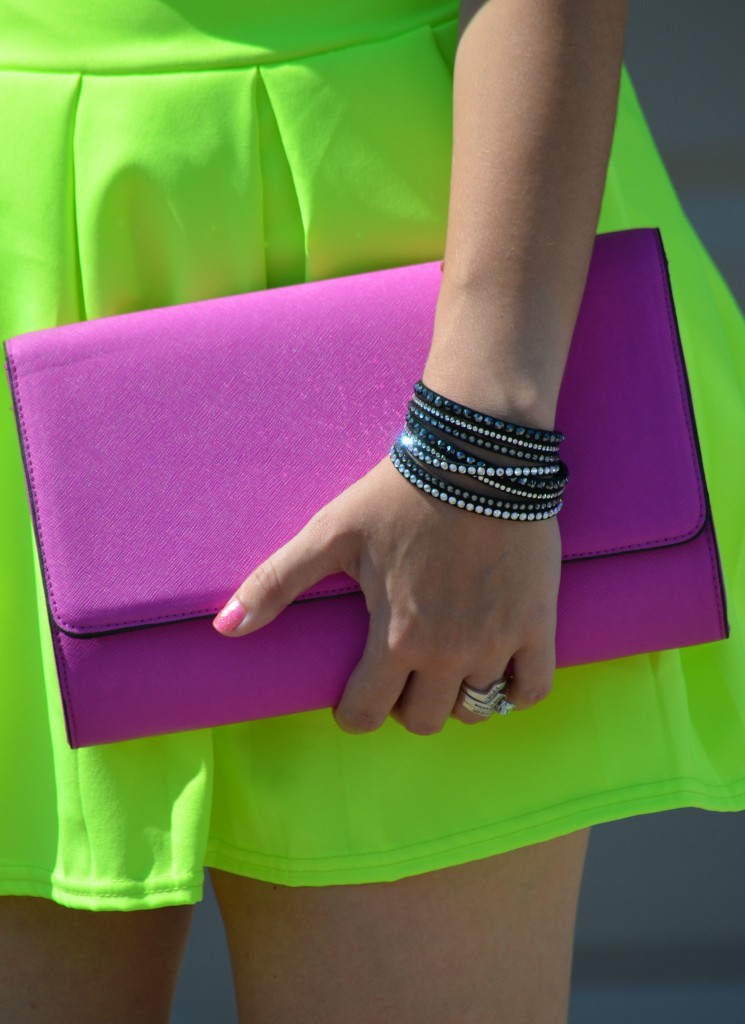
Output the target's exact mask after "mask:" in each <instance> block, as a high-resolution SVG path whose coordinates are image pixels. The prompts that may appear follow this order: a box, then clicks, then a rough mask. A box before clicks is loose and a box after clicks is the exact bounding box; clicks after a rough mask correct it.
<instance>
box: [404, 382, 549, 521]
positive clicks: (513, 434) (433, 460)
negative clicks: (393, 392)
mask: <svg viewBox="0 0 745 1024" xmlns="http://www.w3.org/2000/svg"><path fill="white" fill-rule="evenodd" d="M430 428H434V430H432V429H430ZM435 431H437V432H438V433H436V432H435ZM442 435H444V436H442ZM453 439H455V440H461V441H466V442H468V443H470V444H472V445H474V446H475V447H479V448H485V449H487V450H489V451H493V452H495V453H497V454H499V455H508V456H511V457H514V458H516V459H520V460H522V462H525V463H528V465H512V466H502V465H499V464H497V463H494V462H489V461H487V460H486V459H482V458H479V457H478V456H477V455H475V454H474V453H472V452H469V451H464V450H463V449H461V448H460V447H458V446H457V445H456V444H453V443H452V440H453ZM563 440H564V435H563V434H562V433H561V432H560V431H557V430H538V429H536V428H535V427H524V426H522V425H521V424H519V423H510V422H509V421H508V420H503V419H500V418H499V417H497V416H493V415H488V414H486V413H483V412H479V411H478V410H476V409H471V408H468V407H467V406H463V405H460V404H459V403H458V402H453V401H451V400H450V399H448V398H446V397H445V396H444V395H440V394H438V392H436V391H433V390H432V389H431V388H428V387H427V386H426V385H425V384H424V382H423V381H422V380H419V381H417V383H416V384H415V385H414V394H413V397H412V399H411V400H410V402H409V403H408V406H407V412H406V422H405V426H404V429H403V430H402V432H401V434H400V435H399V436H398V437H397V438H396V440H395V441H394V442H393V445H392V446H391V449H390V452H389V455H390V458H391V461H392V462H393V465H394V466H395V467H396V469H397V470H398V471H399V472H400V473H401V474H402V475H403V476H404V477H405V478H406V479H407V480H409V481H410V483H412V484H413V485H414V486H416V487H417V488H419V489H421V490H424V491H425V492H427V493H429V494H431V495H432V496H433V497H435V498H437V499H439V500H440V501H443V502H447V503H448V504H450V505H455V506H456V507H458V508H463V509H465V510H466V511H468V512H475V513H477V514H479V515H486V516H490V517H493V518H495V519H516V520H522V521H534V520H539V519H550V518H552V517H553V516H555V515H557V514H558V513H559V512H560V511H561V508H562V507H563V496H564V489H565V487H566V484H567V481H568V479H569V473H568V470H567V467H566V465H565V464H564V463H563V462H562V461H561V460H560V459H559V457H558V446H559V444H560V443H561V441H563ZM530 463H537V465H535V464H534V465H531V464H530ZM426 466H429V467H431V468H432V469H444V470H446V471H449V472H452V473H457V474H458V475H463V476H467V477H469V478H471V479H474V480H477V481H478V482H479V483H480V484H484V485H486V486H487V487H488V488H489V489H490V490H492V491H494V492H496V493H497V494H500V496H499V497H492V496H491V495H487V494H483V493H478V492H476V491H471V490H468V489H467V488H465V487H463V486H460V485H459V484H458V483H453V482H451V481H450V480H448V479H447V478H444V477H441V476H439V475H438V474H436V473H434V472H431V470H430V469H426V468H425V467H426ZM504 495H510V498H507V497H504ZM513 499H516V500H513Z"/></svg>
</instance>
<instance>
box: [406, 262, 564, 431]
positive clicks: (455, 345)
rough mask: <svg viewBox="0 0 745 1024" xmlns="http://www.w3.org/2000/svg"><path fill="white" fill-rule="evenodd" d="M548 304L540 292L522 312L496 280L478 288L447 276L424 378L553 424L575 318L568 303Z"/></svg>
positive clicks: (541, 424) (438, 387) (477, 404)
mask: <svg viewBox="0 0 745 1024" xmlns="http://www.w3.org/2000/svg"><path fill="white" fill-rule="evenodd" d="M541 305H542V304H541V303H540V301H539V299H538V296H535V300H534V302H533V304H532V309H530V310H526V311H525V312H523V313H521V312H519V311H516V304H515V302H514V300H513V301H511V302H509V303H508V302H506V301H505V300H504V298H503V297H501V296H500V295H499V294H498V289H497V288H496V287H490V288H489V289H484V290H483V291H481V292H480V293H479V294H473V293H464V292H462V291H461V290H460V289H457V288H453V287H452V286H451V287H449V286H448V284H447V283H446V282H443V285H442V287H441V289H440V297H439V300H438V304H437V312H436V316H435V324H434V332H433V337H432V344H431V346H430V351H429V355H428V357H427V361H426V363H425V366H424V368H423V372H422V379H423V381H424V383H425V384H426V385H427V386H428V387H432V388H434V390H435V391H439V392H440V393H441V394H443V395H446V396H447V397H448V398H451V399H453V400H454V401H456V402H460V403H461V404H463V405H470V406H473V407H474V408H475V409H479V410H481V411H482V412H486V413H493V414H494V415H496V416H501V417H503V418H505V419H509V420H512V421H513V422H516V423H522V424H524V425H525V426H530V427H536V428H539V429H546V430H548V429H551V428H552V427H554V425H555V424H554V417H555V414H556V403H557V400H558V395H559V388H560V386H561V379H562V375H563V372H564V364H565V356H566V352H567V350H568V347H569V345H568V339H567V334H569V335H571V327H572V325H571V323H569V322H568V319H567V316H566V313H565V312H564V311H563V310H556V309H554V310H547V309H543V310H541V312H540V314H539V312H538V311H539V309H540V307H541ZM543 305H544V306H545V305H548V304H546V303H544V304H543Z"/></svg>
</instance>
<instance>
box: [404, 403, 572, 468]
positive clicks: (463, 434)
mask: <svg viewBox="0 0 745 1024" xmlns="http://www.w3.org/2000/svg"><path fill="white" fill-rule="evenodd" d="M408 411H409V414H410V415H411V416H414V417H415V418H416V419H417V420H419V421H420V422H421V423H423V424H426V425H428V426H432V427H435V428H436V429H437V430H441V431H442V432H443V433H447V434H449V435H451V436H452V437H455V438H457V439H458V440H459V441H468V442H469V444H475V445H478V446H479V447H480V448H487V449H488V450H489V451H492V452H495V453H496V454H497V455H507V456H509V457H511V458H516V459H525V460H526V461H528V462H538V463H541V464H543V465H553V464H554V463H555V462H556V452H557V449H551V450H550V451H535V450H533V449H530V448H521V447H519V446H518V445H516V444H515V443H514V442H513V441H511V440H509V439H507V440H504V439H503V438H502V437H501V436H500V435H499V434H495V433H494V432H493V431H489V430H487V429H486V428H477V427H475V426H473V425H465V426H463V425H461V424H460V423H459V422H458V421H457V420H450V419H447V418H445V417H444V416H441V415H440V414H439V413H432V412H426V411H425V410H424V409H423V408H422V407H421V406H420V405H419V404H418V403H417V402H416V401H414V400H412V401H411V402H409V405H408Z"/></svg>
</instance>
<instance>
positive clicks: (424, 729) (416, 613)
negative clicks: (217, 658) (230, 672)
mask: <svg viewBox="0 0 745 1024" xmlns="http://www.w3.org/2000/svg"><path fill="white" fill-rule="evenodd" d="M560 568H561V545H560V539H559V531H558V526H557V523H556V520H555V519H549V520H545V521H542V522H531V523H525V522H511V521H509V522H508V521H504V520H494V519H483V518H482V517H481V516H476V515H474V514H472V513H470V512H465V511H463V510H462V509H457V508H453V507H452V506H450V505H446V504H444V503H442V502H439V501H437V500H436V499H434V498H432V497H431V496H430V495H428V494H426V493H423V492H421V491H420V490H418V489H417V488H415V487H413V486H412V484H411V483H409V482H408V481H407V480H405V479H404V478H403V477H402V476H401V475H400V474H399V472H398V471H397V470H396V468H395V467H394V466H393V464H392V463H391V461H390V459H389V458H388V456H386V457H385V458H384V459H382V460H381V461H380V462H379V463H378V464H377V465H376V466H375V467H374V468H373V469H372V470H371V471H370V472H369V473H367V474H366V475H365V476H364V477H362V478H361V479H359V480H358V481H356V482H355V483H354V484H353V485H352V486H351V487H349V488H347V490H345V491H343V492H342V493H341V494H340V495H339V496H338V497H336V498H335V499H334V500H333V501H331V502H329V503H328V504H327V505H325V506H324V507H323V508H322V509H320V511H319V512H318V513H316V515H315V516H313V518H312V519H311V520H310V521H309V522H308V523H307V524H306V526H305V527H304V528H303V529H302V530H301V531H300V532H299V533H298V534H296V535H295V537H293V538H292V539H291V540H290V541H288V543H287V544H285V545H284V546H283V547H281V548H280V549H279V550H278V551H276V552H275V553H274V554H273V555H271V557H270V558H268V559H267V560H266V561H264V562H263V563H262V564H261V565H259V566H258V567H257V568H256V569H255V570H254V571H253V573H252V574H251V575H250V576H249V577H248V579H247V580H246V581H245V582H244V583H243V584H242V586H241V587H240V588H239V589H238V590H237V592H236V594H235V599H237V600H238V602H239V605H240V606H239V607H237V608H236V607H235V606H234V607H233V610H232V614H228V615H224V616H223V615H222V613H221V616H222V618H221V617H220V616H218V619H220V618H221V621H217V620H216V628H220V630H221V631H225V627H227V628H229V627H230V626H231V625H234V624H235V623H236V621H237V622H238V623H239V624H238V625H236V626H235V628H234V629H233V630H232V631H231V632H230V633H229V635H230V636H244V635H245V634H247V633H250V632H252V631H253V630H256V629H260V628H261V627H262V626H264V625H266V624H267V623H268V622H270V621H271V620H272V619H274V618H275V617H276V616H277V615H278V614H279V613H280V612H281V611H282V609H283V608H285V607H286V606H287V605H288V604H289V603H290V602H291V601H293V600H294V599H295V598H296V597H297V596H298V595H299V594H300V593H302V592H303V591H304V590H306V589H307V588H309V587H311V586H312V585H313V584H315V583H317V582H318V581H319V580H320V579H323V578H324V577H325V576H328V575H331V574H332V573H336V572H345V573H347V574H348V575H349V576H351V577H352V578H353V579H355V580H357V581H358V582H359V584H360V587H361V590H362V592H363V594H364V596H365V601H366V603H367V609H368V611H369V613H370V628H369V632H368V637H367V643H366V646H365V649H364V652H363V654H362V657H361V659H360V661H359V662H358V664H357V666H356V667H355V669H354V671H353V672H352V675H351V676H350V678H349V681H348V683H347V686H346V689H345V691H344V694H343V696H342V698H341V701H340V703H339V705H338V707H337V708H336V709H335V711H334V715H335V718H336V721H337V723H338V724H339V726H340V727H341V728H342V729H344V730H345V731H346V732H352V733H359V732H369V731H372V730H374V729H377V728H378V727H379V726H380V725H381V724H382V723H383V722H384V720H385V719H386V717H387V716H388V715H389V714H391V715H393V717H394V718H395V719H396V720H397V721H398V722H400V723H401V724H402V725H403V726H405V727H406V728H407V729H408V730H409V731H410V732H414V733H419V734H422V735H427V734H430V733H435V732H439V730H440V729H442V727H443V725H444V723H445V721H446V720H447V718H448V717H449V716H450V715H451V714H452V715H454V716H455V717H457V718H459V719H460V720H461V721H463V722H469V723H475V722H479V721H483V720H484V719H483V718H480V717H478V716H477V715H475V714H472V713H471V712H468V711H466V710H465V709H464V708H463V706H462V704H461V698H460V695H459V689H460V685H461V683H462V682H463V681H464V680H465V681H466V682H468V683H469V684H470V685H472V686H474V687H475V688H476V689H479V690H481V689H486V688H487V687H488V686H489V684H490V683H492V682H493V681H494V680H496V679H497V678H498V677H499V676H501V675H502V674H503V672H504V670H505V668H506V667H507V664H508V663H509V662H510V660H511V659H514V663H513V673H514V680H513V681H512V683H511V684H510V688H509V691H508V695H509V698H510V700H512V701H513V702H514V703H515V704H516V705H517V707H518V708H520V709H523V708H527V707H529V706H530V705H531V704H534V703H535V702H536V701H539V700H541V699H543V698H544V697H545V696H547V694H548V693H549V691H550V689H551V685H552V679H553V672H554V667H555V655H554V641H555V631H556V600H557V594H558V587H559V574H560ZM226 608H228V609H229V608H230V603H229V604H228V605H227V606H226ZM241 620H242V621H241ZM221 622H222V624H223V625H222V626H221Z"/></svg>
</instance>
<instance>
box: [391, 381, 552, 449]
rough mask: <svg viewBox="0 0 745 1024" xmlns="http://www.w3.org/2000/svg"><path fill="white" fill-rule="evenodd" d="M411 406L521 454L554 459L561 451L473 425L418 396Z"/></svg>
mask: <svg viewBox="0 0 745 1024" xmlns="http://www.w3.org/2000/svg"><path fill="white" fill-rule="evenodd" d="M409 405H410V406H413V407H414V410H415V411H416V412H417V413H419V414H420V415H422V416H428V417H430V418H432V419H437V420H441V421H442V422H443V423H447V424H448V425H449V426H453V427H459V428H460V429H461V430H465V431H468V432H469V433H472V434H477V435H478V436H479V437H481V438H486V439H487V440H491V441H494V442H496V443H498V444H503V445H506V446H507V445H511V446H512V447H514V448H516V449H517V450H518V451H519V452H530V454H531V455H544V456H546V457H547V458H554V457H555V456H556V455H557V454H558V451H559V446H558V444H544V443H543V442H536V441H531V440H530V439H529V438H524V437H519V436H516V435H514V434H510V433H508V432H507V431H504V430H498V429H497V428H496V427H489V426H485V425H482V424H480V423H472V422H470V421H469V420H466V419H464V418H463V417H461V416H455V415H453V414H452V413H448V412H444V411H443V410H442V409H441V408H438V407H437V406H435V405H432V404H430V403H429V402H424V401H422V399H421V398H418V397H417V396H416V395H414V397H413V398H412V399H411V402H410V403H409ZM498 422H499V421H498ZM523 429H527V428H523Z"/></svg>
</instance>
